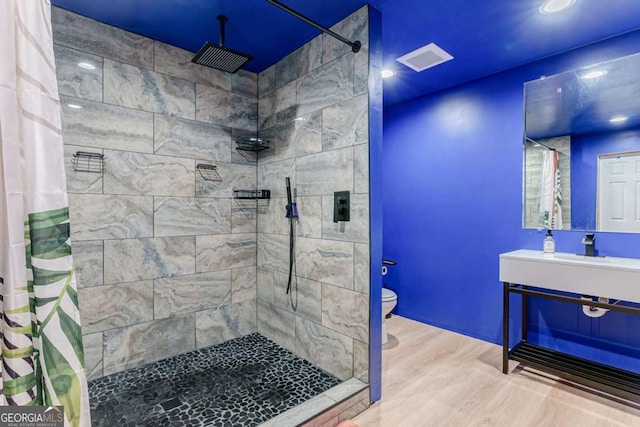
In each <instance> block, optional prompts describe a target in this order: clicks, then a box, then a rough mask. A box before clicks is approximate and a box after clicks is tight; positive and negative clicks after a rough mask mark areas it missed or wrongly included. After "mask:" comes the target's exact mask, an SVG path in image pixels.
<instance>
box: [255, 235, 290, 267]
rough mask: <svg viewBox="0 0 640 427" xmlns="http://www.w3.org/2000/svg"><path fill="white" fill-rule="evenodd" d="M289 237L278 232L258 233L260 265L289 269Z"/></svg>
mask: <svg viewBox="0 0 640 427" xmlns="http://www.w3.org/2000/svg"><path fill="white" fill-rule="evenodd" d="M288 254H289V237H288V236H281V235H277V234H264V233H262V234H260V235H258V265H259V266H260V267H266V268H270V269H272V270H278V271H289V257H288Z"/></svg>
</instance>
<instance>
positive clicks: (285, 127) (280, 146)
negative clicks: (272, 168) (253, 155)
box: [269, 112, 323, 160]
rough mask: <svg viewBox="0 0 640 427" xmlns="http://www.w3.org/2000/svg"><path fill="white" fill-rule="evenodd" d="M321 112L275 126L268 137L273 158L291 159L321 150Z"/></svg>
mask: <svg viewBox="0 0 640 427" xmlns="http://www.w3.org/2000/svg"><path fill="white" fill-rule="evenodd" d="M322 132H323V129H322V113H320V112H315V113H311V114H309V115H307V116H304V117H300V120H293V121H288V122H286V123H285V124H282V125H280V126H277V127H276V128H275V129H273V130H272V131H271V132H270V133H271V134H272V136H271V137H270V138H269V139H270V140H271V142H272V144H273V146H274V148H275V156H274V160H283V159H291V158H295V157H301V156H306V155H307V154H315V153H319V152H321V151H322Z"/></svg>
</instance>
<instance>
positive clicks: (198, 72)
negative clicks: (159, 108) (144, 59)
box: [154, 41, 231, 92]
mask: <svg viewBox="0 0 640 427" xmlns="http://www.w3.org/2000/svg"><path fill="white" fill-rule="evenodd" d="M154 47H155V64H154V66H155V68H154V69H155V70H156V71H157V72H159V73H163V74H168V75H170V76H173V77H179V78H181V79H185V80H189V81H192V82H195V83H201V84H204V85H207V86H211V87H215V88H217V89H222V90H225V91H227V92H230V91H231V74H229V73H225V72H224V71H220V70H216V69H213V68H210V67H204V66H202V65H198V64H195V63H193V62H191V58H193V52H189V51H188V50H184V49H180V48H178V47H175V46H171V45H168V44H166V43H162V42H159V41H155V42H154Z"/></svg>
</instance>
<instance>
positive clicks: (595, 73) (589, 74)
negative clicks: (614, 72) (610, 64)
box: [580, 70, 607, 80]
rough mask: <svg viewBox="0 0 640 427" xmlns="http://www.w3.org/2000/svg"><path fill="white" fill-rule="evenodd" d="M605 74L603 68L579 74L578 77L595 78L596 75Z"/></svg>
mask: <svg viewBox="0 0 640 427" xmlns="http://www.w3.org/2000/svg"><path fill="white" fill-rule="evenodd" d="M605 74H607V72H606V71H605V70H593V71H589V72H588V73H585V74H583V75H581V76H580V78H582V79H586V80H590V79H597V78H598V77H602V76H604V75H605Z"/></svg>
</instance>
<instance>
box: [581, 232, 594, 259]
mask: <svg viewBox="0 0 640 427" xmlns="http://www.w3.org/2000/svg"><path fill="white" fill-rule="evenodd" d="M582 244H583V245H584V256H596V235H595V234H594V233H587V235H586V236H584V238H583V239H582Z"/></svg>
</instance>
